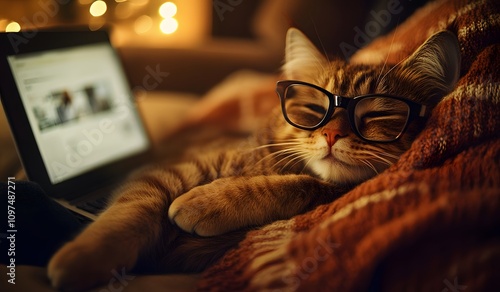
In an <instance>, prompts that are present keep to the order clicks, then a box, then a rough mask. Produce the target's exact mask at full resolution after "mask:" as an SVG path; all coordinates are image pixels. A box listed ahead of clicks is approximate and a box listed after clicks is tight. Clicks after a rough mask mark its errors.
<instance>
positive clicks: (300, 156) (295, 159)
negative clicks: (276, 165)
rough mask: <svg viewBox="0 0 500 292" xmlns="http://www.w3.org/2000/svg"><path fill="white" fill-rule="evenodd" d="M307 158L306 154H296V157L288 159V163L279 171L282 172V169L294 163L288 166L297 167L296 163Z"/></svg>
mask: <svg viewBox="0 0 500 292" xmlns="http://www.w3.org/2000/svg"><path fill="white" fill-rule="evenodd" d="M309 156H310V155H309V154H308V153H298V155H296V156H295V157H294V158H292V159H290V161H288V162H287V163H286V164H285V165H283V167H281V171H283V169H285V168H286V167H287V166H288V165H289V164H290V163H292V162H294V161H295V163H294V164H292V165H291V166H290V168H292V167H294V166H295V165H297V163H300V162H301V161H302V160H304V159H305V158H308V157H309Z"/></svg>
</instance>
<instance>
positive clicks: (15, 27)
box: [5, 21, 21, 32]
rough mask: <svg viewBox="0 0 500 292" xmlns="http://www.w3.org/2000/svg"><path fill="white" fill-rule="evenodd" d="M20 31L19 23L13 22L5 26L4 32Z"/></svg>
mask: <svg viewBox="0 0 500 292" xmlns="http://www.w3.org/2000/svg"><path fill="white" fill-rule="evenodd" d="M20 30H21V26H20V25H19V23H17V22H15V21H13V22H11V23H9V24H7V26H6V27H5V31H6V32H18V31H20Z"/></svg>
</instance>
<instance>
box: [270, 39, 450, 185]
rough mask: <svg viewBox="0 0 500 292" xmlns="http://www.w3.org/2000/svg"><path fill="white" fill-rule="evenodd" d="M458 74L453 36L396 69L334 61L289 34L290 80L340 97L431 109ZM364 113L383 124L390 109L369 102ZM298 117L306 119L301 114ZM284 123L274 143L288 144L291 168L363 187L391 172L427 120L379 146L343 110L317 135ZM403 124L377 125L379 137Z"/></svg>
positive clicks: (374, 128)
mask: <svg viewBox="0 0 500 292" xmlns="http://www.w3.org/2000/svg"><path fill="white" fill-rule="evenodd" d="M458 74H459V53H458V44H457V42H456V38H454V36H452V35H451V34H450V33H441V34H437V35H435V36H433V37H431V38H429V40H428V41H427V42H426V43H425V44H424V45H423V46H422V47H420V48H419V49H418V50H417V51H416V52H415V53H414V54H413V55H412V56H410V57H409V58H408V59H407V60H406V61H404V62H402V63H401V64H398V65H396V66H387V65H384V64H381V65H378V66H373V65H370V66H364V65H354V64H349V63H346V62H344V61H329V60H327V59H326V58H325V57H323V56H322V54H321V53H319V52H318V51H317V49H316V48H315V47H314V46H313V45H312V44H311V43H310V41H309V40H308V39H307V38H306V37H305V36H304V35H303V34H302V33H300V32H299V31H298V30H295V29H291V30H290V31H289V33H288V35H287V50H286V63H285V65H284V75H285V78H286V79H291V80H300V81H304V82H307V83H311V84H314V85H317V86H319V87H321V88H324V89H326V90H328V91H329V92H331V93H334V94H336V95H340V96H345V97H357V96H360V95H365V94H374V93H380V94H390V95H395V96H400V97H404V98H407V99H410V100H413V101H416V102H419V103H421V104H425V105H427V109H430V108H431V107H433V106H434V105H435V104H436V103H437V102H438V101H439V100H440V98H442V97H443V96H444V95H445V94H446V93H448V92H449V91H450V90H451V89H452V88H453V87H454V86H455V83H456V81H457V79H458ZM307 94H308V93H307V92H305V93H304V94H303V95H304V96H302V97H301V98H302V99H304V101H306V100H307V98H309V97H308V96H307ZM312 95H313V94H312V93H311V97H310V98H311V99H313V98H314V97H313V96H312ZM289 102H296V101H292V100H290V101H289ZM325 102H327V101H325ZM326 107H327V106H326ZM326 107H325V108H326ZM308 111H309V113H308ZM360 111H362V112H370V111H371V112H375V113H377V114H375V118H372V119H373V120H377V116H378V115H379V113H380V112H383V111H385V109H383V108H381V105H380V103H375V102H372V103H370V102H367V103H365V104H364V105H363V108H362V109H360ZM310 112H311V110H310V108H309V109H304V111H303V114H304V115H307V114H310ZM317 112H318V110H316V112H314V114H316V113H317ZM319 112H321V110H319ZM295 114H296V115H301V111H300V110H298V111H297V113H295ZM299 118H300V117H299ZM304 118H306V117H305V116H304ZM281 123H282V124H281V125H280V127H279V128H280V131H277V132H276V133H275V137H274V138H275V142H276V143H285V144H283V145H282V148H281V151H282V152H280V153H284V154H286V155H288V159H289V160H290V161H291V162H290V163H289V165H290V166H293V165H295V163H296V162H298V161H301V162H302V165H304V166H302V167H305V168H307V169H309V170H311V171H313V172H314V173H316V174H317V175H319V176H320V177H321V178H323V179H324V180H327V181H330V182H336V183H342V184H356V183H359V182H361V181H363V180H366V179H368V178H370V177H372V176H374V175H376V174H377V173H380V172H381V171H383V170H384V169H386V168H387V167H388V166H389V165H391V164H392V163H394V162H395V161H396V160H397V159H398V158H399V156H400V155H401V154H402V153H403V152H405V151H406V150H407V149H408V148H409V147H410V145H411V143H412V141H413V140H414V139H415V137H416V135H417V134H418V132H419V131H420V130H421V127H422V124H423V123H422V122H421V121H416V122H414V123H412V124H410V125H409V127H408V128H407V130H406V131H405V132H404V133H403V134H402V135H401V136H400V137H399V138H398V139H397V140H396V141H393V142H390V143H376V142H370V141H366V140H365V139H361V138H360V137H359V136H358V135H356V133H355V132H354V131H353V130H352V126H351V124H350V122H349V119H348V114H347V111H346V110H345V109H342V108H337V109H335V111H334V112H333V114H332V115H331V117H329V120H328V122H327V123H326V124H325V125H323V126H322V127H320V128H318V129H315V130H302V129H299V128H297V127H294V126H292V125H290V124H288V123H286V122H285V121H284V120H283V119H281ZM397 124H398V122H397V120H389V122H387V121H385V122H373V123H372V124H371V125H370V126H371V127H372V131H374V132H380V133H390V132H391V131H394V130H395V129H393V128H394V127H396V126H397Z"/></svg>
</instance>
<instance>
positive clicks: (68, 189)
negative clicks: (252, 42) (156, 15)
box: [0, 31, 151, 219]
mask: <svg viewBox="0 0 500 292" xmlns="http://www.w3.org/2000/svg"><path fill="white" fill-rule="evenodd" d="M0 97H1V100H2V103H3V107H4V110H5V113H6V116H7V119H8V121H9V125H10V127H11V131H12V133H13V136H14V139H15V142H16V146H17V150H18V153H19V156H20V158H21V161H22V164H23V167H24V169H25V171H26V174H27V176H28V178H29V180H31V181H34V182H37V183H38V184H40V186H41V187H42V188H43V189H44V190H45V191H46V193H47V194H48V195H49V196H51V197H53V198H54V199H56V200H57V201H58V202H60V203H61V204H62V205H64V206H65V207H67V208H68V209H70V210H72V211H74V212H76V213H78V214H81V215H83V216H85V217H86V218H90V219H94V218H95V216H96V215H95V214H96V213H98V212H99V211H100V209H101V208H102V207H103V206H104V204H105V203H106V200H107V198H106V196H108V195H109V194H110V192H111V190H112V189H113V187H114V186H115V185H116V184H117V183H119V181H120V180H122V179H124V178H125V177H126V175H127V172H129V171H130V170H133V169H134V168H137V166H138V165H139V164H140V163H143V162H145V161H147V160H148V158H149V154H150V150H151V142H150V139H149V137H148V134H147V132H146V130H145V128H144V125H143V122H142V121H141V118H140V115H139V113H138V111H137V109H136V106H135V104H134V100H133V96H132V93H131V90H130V87H129V85H128V82H127V78H126V76H125V74H124V71H123V68H122V65H121V62H120V59H119V57H118V56H117V54H116V52H115V50H114V49H113V47H112V46H111V44H110V41H109V38H108V35H107V33H106V32H105V31H70V32H64V31H32V32H26V31H25V32H17V33H0Z"/></svg>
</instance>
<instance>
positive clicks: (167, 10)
mask: <svg viewBox="0 0 500 292" xmlns="http://www.w3.org/2000/svg"><path fill="white" fill-rule="evenodd" d="M159 12H160V15H161V16H162V17H163V18H170V17H173V16H174V15H175V14H176V13H177V5H175V4H174V3H172V2H165V3H163V4H162V5H161V6H160V9H159Z"/></svg>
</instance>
